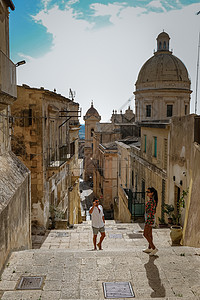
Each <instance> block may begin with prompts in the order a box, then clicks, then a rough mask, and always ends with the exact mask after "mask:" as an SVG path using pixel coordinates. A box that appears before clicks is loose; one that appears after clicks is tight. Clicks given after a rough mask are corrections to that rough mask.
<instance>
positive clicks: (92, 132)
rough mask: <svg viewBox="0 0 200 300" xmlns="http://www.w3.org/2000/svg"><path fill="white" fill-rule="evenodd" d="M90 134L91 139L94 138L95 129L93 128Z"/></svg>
mask: <svg viewBox="0 0 200 300" xmlns="http://www.w3.org/2000/svg"><path fill="white" fill-rule="evenodd" d="M90 134H91V137H93V134H94V129H93V128H92V129H91V131H90Z"/></svg>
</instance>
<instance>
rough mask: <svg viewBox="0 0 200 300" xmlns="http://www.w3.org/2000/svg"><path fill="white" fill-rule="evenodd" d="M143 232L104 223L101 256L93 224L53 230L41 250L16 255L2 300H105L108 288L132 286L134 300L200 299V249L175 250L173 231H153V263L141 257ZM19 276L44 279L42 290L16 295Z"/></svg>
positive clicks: (5, 274) (0, 289) (6, 273)
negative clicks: (106, 285)
mask: <svg viewBox="0 0 200 300" xmlns="http://www.w3.org/2000/svg"><path fill="white" fill-rule="evenodd" d="M141 228H142V226H141V227H140V226H139V224H122V223H120V224H117V223H115V222H114V221H106V239H105V240H104V243H103V249H104V250H103V251H92V230H91V226H90V221H87V222H84V223H83V224H80V225H77V226H76V227H75V228H74V229H70V230H52V231H51V232H50V234H49V235H48V237H47V238H46V240H45V241H44V243H43V245H42V246H41V248H40V249H31V250H26V251H19V252H13V253H12V255H11V257H10V259H9V261H8V263H7V266H6V267H5V270H4V272H3V274H2V276H1V281H0V299H1V300H9V299H10V300H19V299H21V300H29V299H32V300H46V299H48V300H58V299H60V300H61V299H62V300H64V299H85V300H87V299H92V300H95V299H99V300H103V299H105V298H104V293H103V285H102V284H103V283H104V282H130V283H131V285H132V288H133V291H134V293H135V299H143V300H149V299H152V298H156V299H157V300H161V299H166V300H179V299H182V300H190V299H191V300H196V299H200V249H197V248H192V247H184V246H182V247H171V245H170V237H169V229H154V230H153V236H154V241H155V244H156V246H157V247H158V249H159V251H158V253H157V254H158V255H157V256H155V257H151V256H149V255H148V254H145V253H143V252H142V249H144V247H146V246H147V243H146V241H145V239H144V238H143V237H142V229H141ZM21 276H42V277H43V283H42V286H41V289H39V290H22V291H21V290H17V286H18V284H19V282H20V279H21ZM120 299H128V298H118V300H120ZM129 299H131V298H129Z"/></svg>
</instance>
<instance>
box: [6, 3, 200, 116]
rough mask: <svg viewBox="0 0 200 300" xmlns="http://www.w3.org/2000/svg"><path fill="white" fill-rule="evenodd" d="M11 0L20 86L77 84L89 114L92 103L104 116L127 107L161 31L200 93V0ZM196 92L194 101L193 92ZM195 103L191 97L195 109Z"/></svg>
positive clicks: (13, 48)
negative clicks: (199, 69) (199, 66)
mask: <svg viewBox="0 0 200 300" xmlns="http://www.w3.org/2000/svg"><path fill="white" fill-rule="evenodd" d="M13 2H14V5H15V11H14V12H13V11H11V13H10V52H11V59H12V60H13V61H14V62H17V61H19V60H22V59H26V61H27V64H26V65H25V66H21V67H20V68H18V74H17V75H18V83H19V84H22V83H26V84H29V85H30V86H32V87H40V86H44V87H45V88H47V89H50V90H53V89H54V88H56V89H57V91H58V92H59V93H61V94H63V95H65V96H68V90H69V88H72V90H76V94H77V98H76V101H77V102H79V103H80V105H81V107H82V108H83V115H84V114H85V112H86V110H87V109H88V108H89V106H90V102H91V100H94V105H95V107H96V108H97V109H98V111H99V113H100V114H101V115H102V116H103V118H102V119H103V120H104V121H108V119H109V117H110V116H111V113H112V110H113V109H119V108H121V107H122V105H123V103H125V102H126V101H127V99H128V98H129V97H131V95H132V93H133V91H134V84H135V81H136V79H137V75H138V72H139V70H140V68H141V67H142V65H143V63H144V62H145V61H146V60H147V59H148V58H149V57H150V56H152V55H153V50H154V49H155V48H156V37H157V35H158V34H159V33H160V32H161V31H162V30H163V29H164V30H165V31H166V32H167V33H168V34H169V35H170V37H171V47H172V48H173V53H174V54H175V55H176V56H178V57H179V58H180V59H181V60H182V61H183V62H184V63H185V65H186V67H187V68H188V71H189V74H190V77H191V80H192V89H193V90H195V87H194V85H195V76H196V57H197V39H198V31H199V29H200V26H199V25H200V15H198V16H196V15H195V13H196V12H197V11H199V10H200V4H199V1H198V0H193V1H186V0H169V1H166V0H153V1H149V0H140V1H134V0H127V1H126V0H125V1H92V0H79V1H78V0H69V1H66V0H34V1H33V0H29V1H27V0H14V1H13ZM52 71H53V72H52ZM192 97H193V98H192V101H194V93H193V96H192ZM199 101H200V100H199ZM102 105H103V106H104V105H106V107H107V109H106V111H105V109H104V108H103V107H102ZM132 106H133V108H134V103H133V104H132ZM199 106H200V105H199ZM193 107H194V103H192V102H191V111H192V110H193Z"/></svg>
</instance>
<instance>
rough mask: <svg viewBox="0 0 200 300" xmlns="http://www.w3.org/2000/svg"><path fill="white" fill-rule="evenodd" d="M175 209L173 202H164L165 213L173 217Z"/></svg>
mask: <svg viewBox="0 0 200 300" xmlns="http://www.w3.org/2000/svg"><path fill="white" fill-rule="evenodd" d="M173 211H174V206H173V205H172V204H167V203H165V204H164V213H165V214H167V215H168V218H171V217H172V212H173Z"/></svg>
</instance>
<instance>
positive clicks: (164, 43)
mask: <svg viewBox="0 0 200 300" xmlns="http://www.w3.org/2000/svg"><path fill="white" fill-rule="evenodd" d="M169 40H170V37H169V35H168V34H167V33H166V32H164V30H163V32H161V33H160V34H159V35H158V37H157V51H169Z"/></svg>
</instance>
